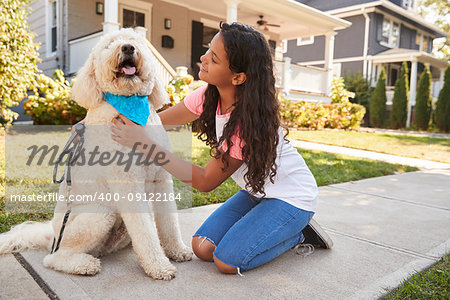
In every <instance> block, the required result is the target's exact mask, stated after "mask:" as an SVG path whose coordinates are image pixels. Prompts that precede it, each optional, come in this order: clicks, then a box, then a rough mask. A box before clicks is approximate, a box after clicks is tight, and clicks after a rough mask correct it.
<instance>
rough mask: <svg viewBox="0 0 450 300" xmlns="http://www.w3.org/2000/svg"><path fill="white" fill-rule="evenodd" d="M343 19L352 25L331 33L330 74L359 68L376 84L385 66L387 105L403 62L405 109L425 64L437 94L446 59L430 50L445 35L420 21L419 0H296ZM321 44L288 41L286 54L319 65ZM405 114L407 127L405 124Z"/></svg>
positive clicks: (412, 99) (319, 41) (319, 40)
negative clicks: (405, 67) (405, 66)
mask: <svg viewBox="0 0 450 300" xmlns="http://www.w3.org/2000/svg"><path fill="white" fill-rule="evenodd" d="M297 1H298V2H301V3H303V4H306V5H309V6H311V7H314V8H317V9H319V10H322V11H325V12H327V13H329V14H331V15H333V16H336V17H339V18H342V19H344V20H347V21H349V22H351V23H352V25H351V26H350V27H348V28H346V29H344V30H341V31H340V32H339V35H338V36H336V37H335V48H334V65H333V69H334V74H335V75H337V76H344V75H345V74H346V73H350V72H353V73H356V72H358V71H361V73H362V74H363V76H364V77H365V78H367V79H368V80H370V81H371V83H372V85H373V86H375V84H376V80H377V78H378V75H379V72H380V70H381V67H384V68H385V70H386V77H387V79H386V81H387V82H386V86H387V88H386V89H387V92H386V95H387V104H388V105H391V104H392V98H393V94H394V84H395V81H396V80H397V78H398V76H399V75H400V67H401V63H402V62H403V61H406V62H408V67H409V70H410V75H411V78H410V107H409V111H410V112H411V111H412V106H414V104H415V95H416V87H417V80H418V77H419V75H420V74H421V72H422V70H423V68H424V66H425V65H428V66H429V67H430V71H431V74H432V93H433V96H435V97H437V95H438V93H439V90H440V88H441V87H442V84H443V77H444V70H445V68H446V67H447V65H448V62H447V61H444V60H440V59H438V58H436V57H435V56H433V54H431V50H432V46H433V40H434V39H436V38H440V37H446V36H448V35H447V34H446V33H445V32H443V31H442V30H440V29H439V28H438V27H436V26H435V25H433V24H431V23H429V22H427V21H425V20H424V19H423V18H421V17H420V16H419V15H418V14H417V12H416V8H417V1H418V0H391V1H387V0H380V1H373V0H372V1H370V0H336V1H327V0H297ZM325 45H326V41H325V40H324V37H309V38H308V37H307V38H303V37H302V38H299V39H295V40H290V41H289V42H288V48H287V52H286V53H285V56H287V57H290V58H291V60H292V61H293V62H295V63H301V64H303V65H308V66H318V67H322V66H324V64H325V63H326V62H325V61H324V60H323V58H322V57H321V56H320V55H319V54H318V53H320V52H321V49H323V48H324V47H325ZM410 116H411V114H408V126H409V124H410Z"/></svg>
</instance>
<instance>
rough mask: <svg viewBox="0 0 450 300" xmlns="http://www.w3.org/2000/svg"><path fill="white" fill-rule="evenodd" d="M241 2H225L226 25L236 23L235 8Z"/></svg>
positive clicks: (229, 0)
mask: <svg viewBox="0 0 450 300" xmlns="http://www.w3.org/2000/svg"><path fill="white" fill-rule="evenodd" d="M241 1H242V0H225V4H226V5H227V23H233V22H237V7H238V4H239V3H241Z"/></svg>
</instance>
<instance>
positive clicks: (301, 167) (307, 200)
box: [184, 86, 318, 212]
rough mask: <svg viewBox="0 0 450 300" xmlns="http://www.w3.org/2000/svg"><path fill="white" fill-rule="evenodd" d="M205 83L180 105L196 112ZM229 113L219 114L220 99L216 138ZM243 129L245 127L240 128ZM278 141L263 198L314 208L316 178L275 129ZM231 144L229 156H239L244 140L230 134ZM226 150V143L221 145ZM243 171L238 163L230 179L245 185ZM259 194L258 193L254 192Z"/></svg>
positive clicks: (202, 95) (241, 185)
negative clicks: (273, 168)
mask: <svg viewBox="0 0 450 300" xmlns="http://www.w3.org/2000/svg"><path fill="white" fill-rule="evenodd" d="M205 90H206V86H204V87H201V88H199V89H197V90H196V91H194V92H192V93H191V94H189V95H188V96H187V97H186V98H185V99H184V105H185V106H186V107H187V108H188V109H189V110H190V111H191V112H193V113H194V114H197V115H200V114H201V113H202V111H203V102H204V99H205V97H204V94H205ZM230 114H231V113H228V114H225V115H222V114H220V103H219V105H218V107H217V111H216V136H217V139H218V140H219V139H220V137H221V136H222V133H223V128H224V126H225V124H226V123H227V122H228V120H229V118H230ZM244 130H245V129H244ZM278 135H279V143H278V146H277V158H276V160H275V163H276V165H277V174H276V175H275V177H274V183H271V182H270V179H269V178H266V182H265V184H264V192H265V193H266V198H277V199H280V200H283V201H285V202H287V203H289V204H291V205H293V206H295V207H298V208H300V209H303V210H307V211H312V212H315V211H316V207H317V200H318V188H317V183H316V180H315V179H314V176H313V175H312V173H311V171H310V170H309V168H308V166H307V165H306V163H305V160H304V159H303V157H302V156H301V155H300V154H299V153H298V152H297V150H296V149H295V148H293V147H292V145H291V144H290V143H287V142H286V141H285V140H284V132H283V129H282V128H281V127H280V128H279V129H278ZM232 141H233V146H232V147H231V149H230V156H232V157H234V158H237V159H241V160H242V152H241V149H242V147H243V144H244V142H243V141H242V142H241V140H240V138H239V137H237V136H236V137H233V138H232ZM222 147H223V148H225V149H224V150H226V145H225V146H222ZM246 172H247V165H246V164H242V166H241V167H240V168H239V169H238V170H236V172H234V173H233V175H231V177H232V178H233V180H234V181H235V182H236V183H237V184H238V185H239V186H240V187H241V188H242V189H245V180H244V175H245V173H246ZM254 196H256V197H262V196H263V195H262V194H259V193H257V194H255V195H254Z"/></svg>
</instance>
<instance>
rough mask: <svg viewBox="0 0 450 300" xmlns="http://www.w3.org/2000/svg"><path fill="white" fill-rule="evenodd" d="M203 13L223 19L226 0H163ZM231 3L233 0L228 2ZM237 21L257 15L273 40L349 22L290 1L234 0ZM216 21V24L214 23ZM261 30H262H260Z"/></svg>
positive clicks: (252, 21)
mask: <svg viewBox="0 0 450 300" xmlns="http://www.w3.org/2000/svg"><path fill="white" fill-rule="evenodd" d="M164 2H169V3H171V4H175V5H179V6H182V7H186V8H188V9H191V10H193V11H198V12H201V13H203V14H206V15H211V16H216V17H218V18H220V19H222V20H226V19H227V5H226V4H225V2H226V1H211V0H164ZM231 2H233V1H231ZM235 2H236V3H237V9H238V14H237V20H238V22H241V23H244V24H248V25H252V26H255V25H256V22H257V21H258V20H259V16H264V20H266V21H267V22H268V23H269V24H276V25H280V27H275V26H269V27H268V32H267V34H268V35H271V36H272V39H274V40H276V39H278V40H291V39H296V38H299V37H309V36H317V35H324V34H326V33H328V32H330V31H336V30H340V29H345V28H347V27H349V26H350V25H351V24H352V23H351V22H349V21H346V20H343V19H341V18H339V17H337V16H332V15H331V14H329V13H326V12H323V11H320V10H318V9H315V8H313V7H310V6H307V5H304V4H302V3H299V2H296V1H294V0H264V1H261V0H239V1H238V0H236V1H235ZM217 24H218V23H217ZM263 33H264V32H263Z"/></svg>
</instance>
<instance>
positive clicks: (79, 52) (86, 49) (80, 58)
mask: <svg viewBox="0 0 450 300" xmlns="http://www.w3.org/2000/svg"><path fill="white" fill-rule="evenodd" d="M102 35H103V32H102V31H100V32H96V33H93V34H90V35H87V36H84V37H81V38H78V39H74V40H71V41H69V74H75V73H76V72H77V71H78V70H79V69H80V68H81V67H82V66H83V64H84V63H85V61H86V59H87V57H88V56H89V53H90V52H91V50H92V48H93V47H94V46H95V45H96V44H97V43H98V41H99V40H100V38H101V37H102ZM146 42H147V45H148V47H149V48H150V50H151V51H152V53H153V55H154V56H155V58H156V61H157V62H158V63H157V74H158V76H159V78H160V79H161V81H162V83H163V84H164V85H167V84H168V83H169V81H170V80H172V78H173V77H174V76H176V75H177V73H176V72H175V70H174V69H173V68H172V67H171V66H170V65H169V63H168V62H167V61H166V60H165V59H164V57H163V56H162V55H161V54H160V53H159V52H158V50H156V49H155V47H154V46H153V45H152V44H151V43H150V42H149V41H148V40H146Z"/></svg>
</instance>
